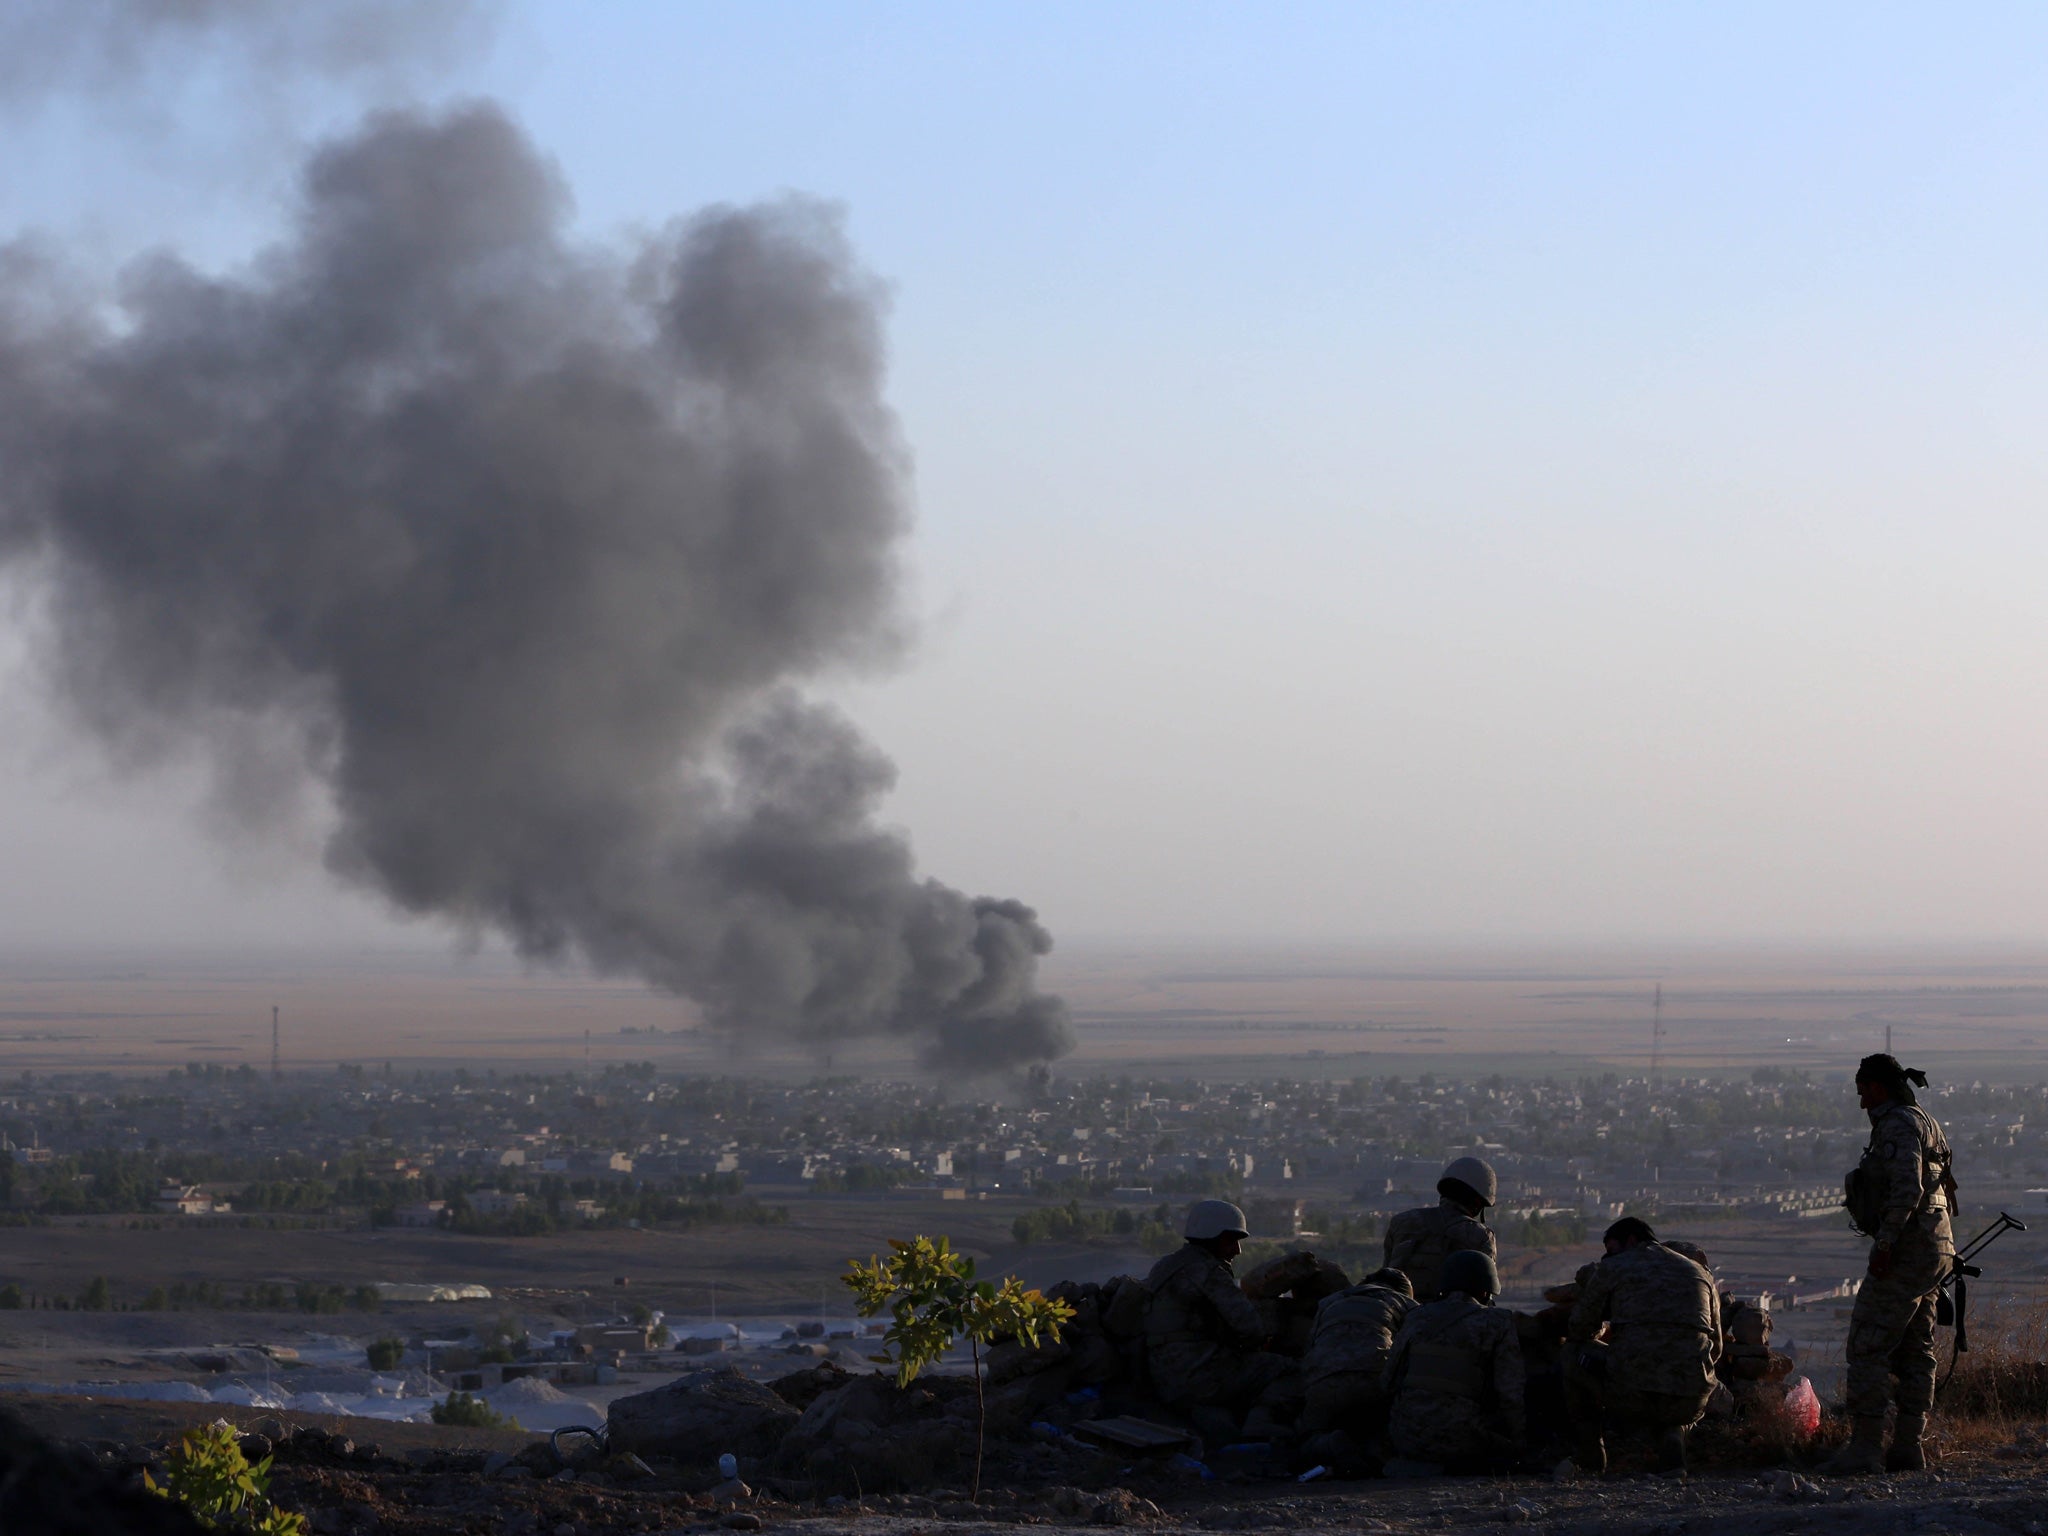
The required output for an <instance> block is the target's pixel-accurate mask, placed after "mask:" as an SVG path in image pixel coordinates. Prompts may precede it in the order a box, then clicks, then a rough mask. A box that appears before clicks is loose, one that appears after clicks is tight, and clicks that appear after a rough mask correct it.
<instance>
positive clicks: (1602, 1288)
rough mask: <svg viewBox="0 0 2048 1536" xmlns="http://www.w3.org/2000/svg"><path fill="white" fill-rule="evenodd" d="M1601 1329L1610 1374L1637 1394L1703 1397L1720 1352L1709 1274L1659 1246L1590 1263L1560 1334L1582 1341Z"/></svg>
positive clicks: (1717, 1299) (1717, 1305)
mask: <svg viewBox="0 0 2048 1536" xmlns="http://www.w3.org/2000/svg"><path fill="white" fill-rule="evenodd" d="M1602 1323H1605V1324H1607V1341H1608V1356H1607V1362H1608V1364H1607V1369H1608V1372H1609V1374H1610V1376H1611V1377H1612V1378H1614V1379H1616V1380H1617V1381H1619V1382H1620V1383H1622V1384H1625V1385H1627V1386H1629V1387H1632V1388H1634V1389H1635V1390H1637V1391H1640V1392H1668V1393H1671V1394H1673V1395H1675V1396H1681V1397H1684V1396H1690V1395H1692V1394H1695V1393H1697V1394H1699V1395H1701V1396H1705V1395H1706V1394H1707V1393H1708V1392H1711V1391H1712V1390H1713V1387H1714V1382H1713V1371H1714V1361H1715V1359H1716V1358H1717V1357H1718V1356H1719V1355H1720V1352H1721V1296H1720V1293H1719V1292H1718V1291H1717V1290H1715V1288H1714V1281H1713V1277H1712V1276H1711V1275H1709V1274H1708V1273H1707V1272H1706V1271H1705V1270H1704V1269H1701V1268H1700V1267H1699V1265H1697V1264H1695V1263H1693V1261H1692V1260H1691V1259H1688V1258H1687V1257H1686V1256H1685V1255H1684V1254H1682V1253H1673V1252H1672V1251H1671V1250H1670V1249H1669V1248H1666V1247H1665V1246H1664V1245H1663V1244H1662V1243H1638V1244H1637V1245H1636V1246H1635V1247H1633V1248H1625V1249H1623V1250H1622V1251H1621V1252H1620V1253H1610V1254H1609V1255H1608V1256H1607V1257H1606V1258H1604V1259H1602V1260H1601V1261H1600V1262H1599V1263H1598V1264H1596V1265H1594V1266H1593V1273H1592V1274H1591V1275H1590V1276H1588V1277H1587V1280H1586V1283H1585V1284H1584V1285H1583V1286H1582V1287H1580V1290H1579V1299H1578V1301H1577V1302H1576V1303H1575V1304H1574V1305H1573V1307H1572V1317H1571V1323H1570V1324H1569V1327H1568V1330H1567V1331H1568V1334H1569V1336H1570V1338H1571V1340H1572V1342H1573V1343H1574V1344H1589V1343H1591V1342H1592V1340H1593V1336H1594V1335H1595V1334H1597V1333H1598V1332H1599V1331H1600V1325H1601V1324H1602Z"/></svg>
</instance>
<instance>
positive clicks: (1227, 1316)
mask: <svg viewBox="0 0 2048 1536" xmlns="http://www.w3.org/2000/svg"><path fill="white" fill-rule="evenodd" d="M1202 1294H1203V1295H1204V1296H1206V1297H1208V1299H1209V1304H1210V1305H1211V1306H1213V1307H1214V1308H1215V1309H1216V1315H1217V1316H1218V1317H1220V1318H1222V1319H1223V1326H1224V1327H1226V1328H1228V1329H1229V1330H1230V1331H1231V1332H1232V1333H1234V1334H1236V1335H1237V1337H1238V1340H1239V1342H1241V1343H1243V1344H1245V1345H1247V1346H1257V1345H1259V1344H1262V1343H1264V1342H1265V1338H1266V1324H1265V1320H1264V1319H1263V1318H1261V1317H1260V1316H1259V1309H1258V1308H1257V1307H1255V1306H1253V1305H1252V1304H1251V1301H1250V1299H1249V1298H1247V1297H1246V1295H1245V1293H1244V1292H1243V1291H1241V1290H1239V1289H1238V1288H1237V1283H1236V1282H1235V1281H1233V1280H1232V1279H1231V1278H1230V1272H1229V1271H1228V1270H1226V1269H1223V1268H1221V1267H1220V1266H1219V1267H1216V1268H1212V1269H1211V1270H1210V1272H1209V1274H1208V1275H1207V1276H1205V1277H1204V1279H1203V1281H1202Z"/></svg>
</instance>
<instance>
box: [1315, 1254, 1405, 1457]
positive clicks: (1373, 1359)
mask: <svg viewBox="0 0 2048 1536" xmlns="http://www.w3.org/2000/svg"><path fill="white" fill-rule="evenodd" d="M1414 1310H1415V1298H1414V1296H1412V1295H1411V1294H1409V1290H1408V1277H1407V1276H1406V1275H1404V1274H1402V1273H1401V1271H1400V1270H1398V1269H1376V1270H1374V1271H1373V1272H1372V1273H1371V1274H1369V1275H1367V1276H1366V1277H1365V1278H1364V1279H1363V1280H1361V1281H1359V1282H1358V1284H1356V1285H1354V1286H1352V1287H1351V1288H1350V1289H1349V1290H1343V1291H1339V1292H1337V1294H1336V1295H1334V1296H1325V1297H1324V1298H1323V1300H1322V1304H1321V1305H1320V1306H1318V1307H1317V1308H1316V1327H1315V1332H1314V1334H1312V1335H1311V1336H1310V1338H1309V1344H1308V1353H1307V1354H1305V1355H1303V1356H1302V1360H1301V1374H1302V1377H1303V1379H1304V1381H1306V1383H1307V1386H1308V1402H1307V1407H1306V1408H1305V1409H1304V1410H1303V1412H1302V1416H1301V1427H1302V1430H1303V1432H1304V1433H1306V1434H1311V1435H1315V1434H1321V1433H1322V1432H1323V1431H1325V1430H1331V1429H1341V1430H1344V1431H1346V1432H1347V1433H1349V1434H1350V1435H1351V1437H1352V1439H1353V1440H1356V1441H1358V1442H1359V1443H1360V1444H1361V1445H1362V1444H1363V1443H1365V1442H1366V1441H1367V1440H1369V1439H1371V1438H1372V1436H1374V1435H1376V1434H1377V1433H1378V1432H1379V1431H1380V1429H1381V1428H1382V1427H1383V1426H1384V1425H1385V1422H1386V1417H1387V1411H1386V1391H1385V1388H1384V1387H1383V1386H1382V1385H1381V1379H1382V1378H1383V1377H1384V1376H1385V1374H1386V1364H1387V1354H1388V1351H1390V1350H1391V1349H1392V1348H1393V1347H1394V1335H1395V1334H1396V1333H1399V1332H1400V1331H1401V1324H1402V1323H1404V1322H1405V1321H1407V1318H1408V1314H1409V1313H1410V1312H1413V1311H1414Z"/></svg>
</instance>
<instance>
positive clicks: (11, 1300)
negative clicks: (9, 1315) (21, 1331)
mask: <svg viewBox="0 0 2048 1536" xmlns="http://www.w3.org/2000/svg"><path fill="white" fill-rule="evenodd" d="M21 1308H22V1297H21V1287H20V1286H18V1285H11V1284H10V1285H0V1312H19V1311H20V1310H21Z"/></svg>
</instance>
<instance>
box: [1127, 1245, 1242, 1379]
mask: <svg viewBox="0 0 2048 1536" xmlns="http://www.w3.org/2000/svg"><path fill="white" fill-rule="evenodd" d="M1145 1284H1146V1286H1147V1287H1149V1288H1150V1290H1151V1292H1152V1300H1151V1302H1150V1303H1149V1304H1148V1305H1147V1307H1146V1309H1145V1361H1146V1364H1147V1365H1148V1366H1149V1367H1150V1369H1151V1372H1152V1384H1153V1386H1155V1387H1157V1388H1158V1389H1159V1395H1160V1396H1161V1397H1162V1398H1164V1399H1165V1400H1166V1401H1167V1402H1170V1403H1172V1402H1184V1401H1200V1400H1201V1399H1203V1398H1204V1397H1206V1396H1207V1395H1208V1394H1209V1390H1210V1388H1211V1387H1212V1386H1213V1385H1214V1381H1215V1379H1217V1378H1219V1376H1220V1375H1221V1374H1223V1373H1224V1372H1227V1370H1228V1368H1229V1366H1230V1364H1231V1363H1232V1362H1233V1361H1234V1359H1235V1357H1237V1356H1239V1355H1243V1354H1246V1353H1249V1352H1250V1351H1252V1350H1255V1349H1257V1348H1258V1347H1259V1345H1260V1344H1261V1343H1262V1342H1263V1341H1264V1339H1265V1336H1266V1328H1265V1324H1264V1322H1263V1321H1262V1320H1261V1319H1260V1317H1259V1309H1258V1308H1257V1307H1255V1306H1253V1305H1252V1304H1251V1302H1250V1301H1249V1300H1248V1299H1246V1297H1245V1294H1244V1292H1243V1291H1241V1290H1239V1289H1238V1288H1237V1279H1236V1277H1235V1276H1234V1275H1233V1274H1232V1273H1231V1269H1230V1266H1229V1265H1228V1264H1226V1263H1224V1262H1223V1260H1221V1259H1219V1258H1217V1257H1216V1255H1215V1254H1213V1253H1211V1252H1209V1250H1208V1249H1206V1248H1203V1247H1200V1246H1199V1245H1197V1244H1195V1243H1185V1244H1183V1245H1182V1246H1181V1247H1180V1248H1178V1249H1176V1250H1175V1251H1174V1252H1172V1253H1169V1254H1168V1255H1167V1256H1166V1257H1165V1258H1163V1259H1161V1260H1160V1261H1159V1262H1158V1263H1157V1264H1154V1265H1153V1266H1152V1273H1151V1274H1149V1275H1147V1276H1146V1277H1145ZM1219 1368H1220V1369H1219Z"/></svg>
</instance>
